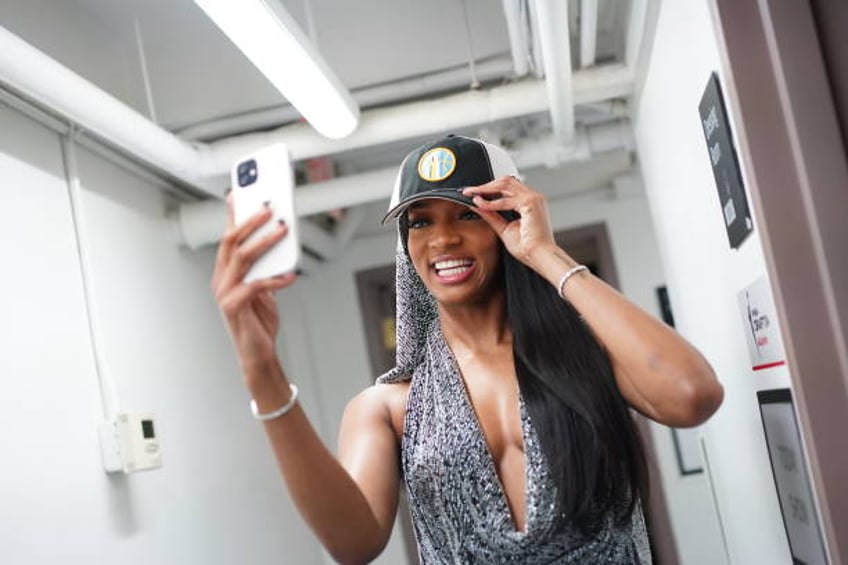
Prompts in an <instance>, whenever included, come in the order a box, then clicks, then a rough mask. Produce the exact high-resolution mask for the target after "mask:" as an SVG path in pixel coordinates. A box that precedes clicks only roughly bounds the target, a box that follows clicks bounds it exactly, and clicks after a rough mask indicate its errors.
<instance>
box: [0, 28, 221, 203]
mask: <svg viewBox="0 0 848 565" xmlns="http://www.w3.org/2000/svg"><path fill="white" fill-rule="evenodd" d="M0 82H2V83H5V84H7V85H9V86H10V87H11V88H12V89H13V90H14V91H17V92H18V93H19V94H22V95H23V96H24V97H25V98H28V99H30V100H33V101H35V102H36V103H38V104H39V105H40V106H41V107H44V108H48V109H50V110H51V111H53V112H56V113H58V114H59V115H60V116H62V117H63V118H65V119H67V120H69V121H71V122H72V123H74V124H76V125H78V126H80V127H81V128H82V129H84V130H86V131H87V132H89V133H91V134H93V135H94V136H96V137H99V138H101V139H104V140H107V141H108V142H109V143H111V144H112V145H114V146H116V147H118V148H119V149H121V150H123V151H125V152H127V153H129V154H131V155H135V156H137V157H138V158H140V159H141V160H143V161H146V162H147V163H149V164H151V165H153V166H154V167H155V168H157V169H159V170H160V171H163V172H165V173H167V174H168V175H170V176H171V177H173V178H176V179H178V180H180V181H181V182H183V183H185V184H188V185H191V186H195V187H198V188H201V189H203V190H207V191H208V189H209V188H210V186H209V183H208V182H207V180H206V179H205V178H204V175H203V174H202V173H203V169H202V166H201V161H202V160H201V156H200V155H199V153H198V152H197V150H196V149H195V147H193V146H192V145H191V144H189V143H186V142H185V141H182V140H181V139H179V138H178V137H176V136H175V135H173V134H172V133H171V132H169V131H166V130H164V129H162V128H161V127H159V126H157V125H156V124H154V123H153V122H151V121H150V120H149V119H147V118H146V117H144V116H142V115H141V114H139V113H138V112H136V111H135V110H133V109H132V108H130V107H129V106H127V105H126V104H124V103H123V102H120V101H119V100H117V99H116V98H114V97H112V96H110V95H108V94H106V93H104V92H103V91H102V90H100V89H99V88H98V87H96V86H94V85H93V84H92V83H90V82H88V81H87V80H85V79H83V78H82V77H80V76H79V75H77V74H76V73H74V72H72V71H70V70H69V69H67V68H66V67H65V66H63V65H61V64H60V63H58V62H56V61H55V60H53V59H52V58H50V57H48V56H47V55H45V54H44V53H42V52H41V51H39V50H38V49H36V48H35V47H32V46H31V45H30V44H28V43H27V42H25V41H24V40H22V39H20V38H19V37H18V36H16V35H14V34H13V33H11V32H9V31H8V30H6V29H5V28H3V27H0Z"/></svg>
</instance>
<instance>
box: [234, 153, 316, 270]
mask: <svg viewBox="0 0 848 565" xmlns="http://www.w3.org/2000/svg"><path fill="white" fill-rule="evenodd" d="M231 182H232V184H231V185H230V186H232V188H233V218H234V219H235V222H236V225H240V224H242V223H244V222H245V221H246V220H247V219H248V218H250V217H251V216H253V215H254V214H255V213H257V212H258V211H259V210H261V209H262V207H263V206H265V203H266V202H267V203H269V205H270V206H271V211H272V213H273V214H274V215H273V218H272V219H271V220H269V221H268V222H267V223H265V224H263V225H262V226H261V227H260V228H259V229H257V230H256V231H255V232H253V234H251V236H250V237H249V238H248V240H247V241H254V240H256V239H258V238H261V237H263V236H264V235H267V234H269V233H271V232H272V231H273V230H275V229H276V228H277V226H278V225H279V222H280V220H283V221H285V223H286V225H287V226H288V228H289V233H288V234H287V235H286V237H285V238H284V239H283V240H282V241H280V242H279V243H277V244H276V245H274V246H273V247H272V248H270V249H269V250H268V251H266V252H265V254H264V255H262V256H261V257H259V259H257V260H256V262H255V263H254V264H253V266H252V267H251V268H250V270H249V271H248V272H247V274H246V275H245V277H244V281H245V282H250V281H254V280H258V279H265V278H269V277H273V276H275V275H281V274H283V273H288V272H290V271H294V270H295V269H296V268H297V265H298V261H299V260H300V240H299V238H298V234H297V215H296V214H295V209H294V172H293V169H292V165H291V158H290V157H289V152H288V150H287V149H286V147H285V146H284V145H280V144H277V145H271V146H269V147H266V148H264V149H260V150H258V151H254V152H253V153H251V154H250V155H245V156H244V157H242V158H241V159H239V160H238V161H236V163H235V164H234V165H233V168H232V172H231Z"/></svg>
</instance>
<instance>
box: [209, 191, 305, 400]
mask: <svg viewBox="0 0 848 565" xmlns="http://www.w3.org/2000/svg"><path fill="white" fill-rule="evenodd" d="M272 216H273V214H272V211H271V210H270V208H268V207H267V206H266V207H264V209H262V210H260V211H259V212H258V213H256V214H254V215H253V216H251V217H250V218H249V219H248V220H246V221H245V222H243V223H242V224H240V225H236V223H235V219H234V215H233V203H232V193H230V194H229V195H228V197H227V228H226V231H225V232H224V236H223V238H222V239H221V244H220V246H219V247H218V255H217V259H216V261H215V271H214V274H213V276H212V292H213V294H214V296H215V300H216V302H217V303H218V306H219V308H220V309H221V312H222V314H223V315H224V319H225V321H226V323H227V328H228V330H229V332H230V337H231V338H232V340H233V344H234V345H235V348H236V351H237V353H238V357H239V362H240V364H241V367H242V371H243V372H244V375H245V379H247V381H248V382H247V383H246V384H247V386H248V389H249V390H251V391H252V390H253V389H254V387H256V386H261V385H262V384H263V383H260V382H250V380H251V378H254V377H253V376H256V375H267V374H269V372H268V369H271V368H272V367H274V366H275V365H276V366H279V360H278V359H277V351H276V339H277V332H278V330H279V317H278V315H277V301H276V298H275V297H274V293H275V292H276V291H278V290H280V289H282V288H286V287H287V286H290V285H291V284H293V283H294V282H295V280H296V279H297V275H296V274H295V273H286V274H284V275H279V276H275V277H271V278H266V279H259V280H254V281H251V282H244V277H245V274H246V273H247V272H248V271H249V270H250V268H251V267H252V266H253V264H254V263H255V262H256V260H257V259H258V258H259V257H261V256H262V255H263V254H264V253H265V252H266V251H268V250H269V249H270V248H271V247H273V246H274V245H275V244H277V243H278V242H280V241H282V240H283V239H284V238H285V237H286V235H287V234H288V226H286V225H285V224H280V223H277V225H276V226H275V227H274V229H273V230H271V231H269V232H268V233H267V235H264V236H263V237H261V238H258V239H252V240H250V241H248V238H249V237H250V236H251V235H252V234H253V233H254V232H256V231H257V230H258V229H259V228H260V227H262V226H264V225H266V224H267V223H268V222H269V221H271V218H272Z"/></svg>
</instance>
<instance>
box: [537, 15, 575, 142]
mask: <svg viewBox="0 0 848 565" xmlns="http://www.w3.org/2000/svg"><path fill="white" fill-rule="evenodd" d="M535 4H536V11H537V14H538V19H537V22H536V23H537V24H538V27H537V31H538V34H539V40H540V42H541V45H542V54H543V59H544V65H545V84H546V86H547V93H548V102H549V108H550V113H551V122H552V125H553V130H554V138H555V139H556V141H557V143H558V144H559V146H560V147H562V149H563V151H568V150H570V148H571V145H572V143H573V138H574V104H575V102H574V97H573V95H572V84H571V75H572V69H571V40H570V35H571V34H570V32H569V29H570V26H569V21H568V0H535Z"/></svg>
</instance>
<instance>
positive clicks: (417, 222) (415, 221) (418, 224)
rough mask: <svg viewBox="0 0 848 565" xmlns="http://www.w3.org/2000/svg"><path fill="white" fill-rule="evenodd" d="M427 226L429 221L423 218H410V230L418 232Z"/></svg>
mask: <svg viewBox="0 0 848 565" xmlns="http://www.w3.org/2000/svg"><path fill="white" fill-rule="evenodd" d="M426 225H427V220H424V219H421V218H410V219H409V229H411V230H416V229H419V228H423V227H424V226H426Z"/></svg>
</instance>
